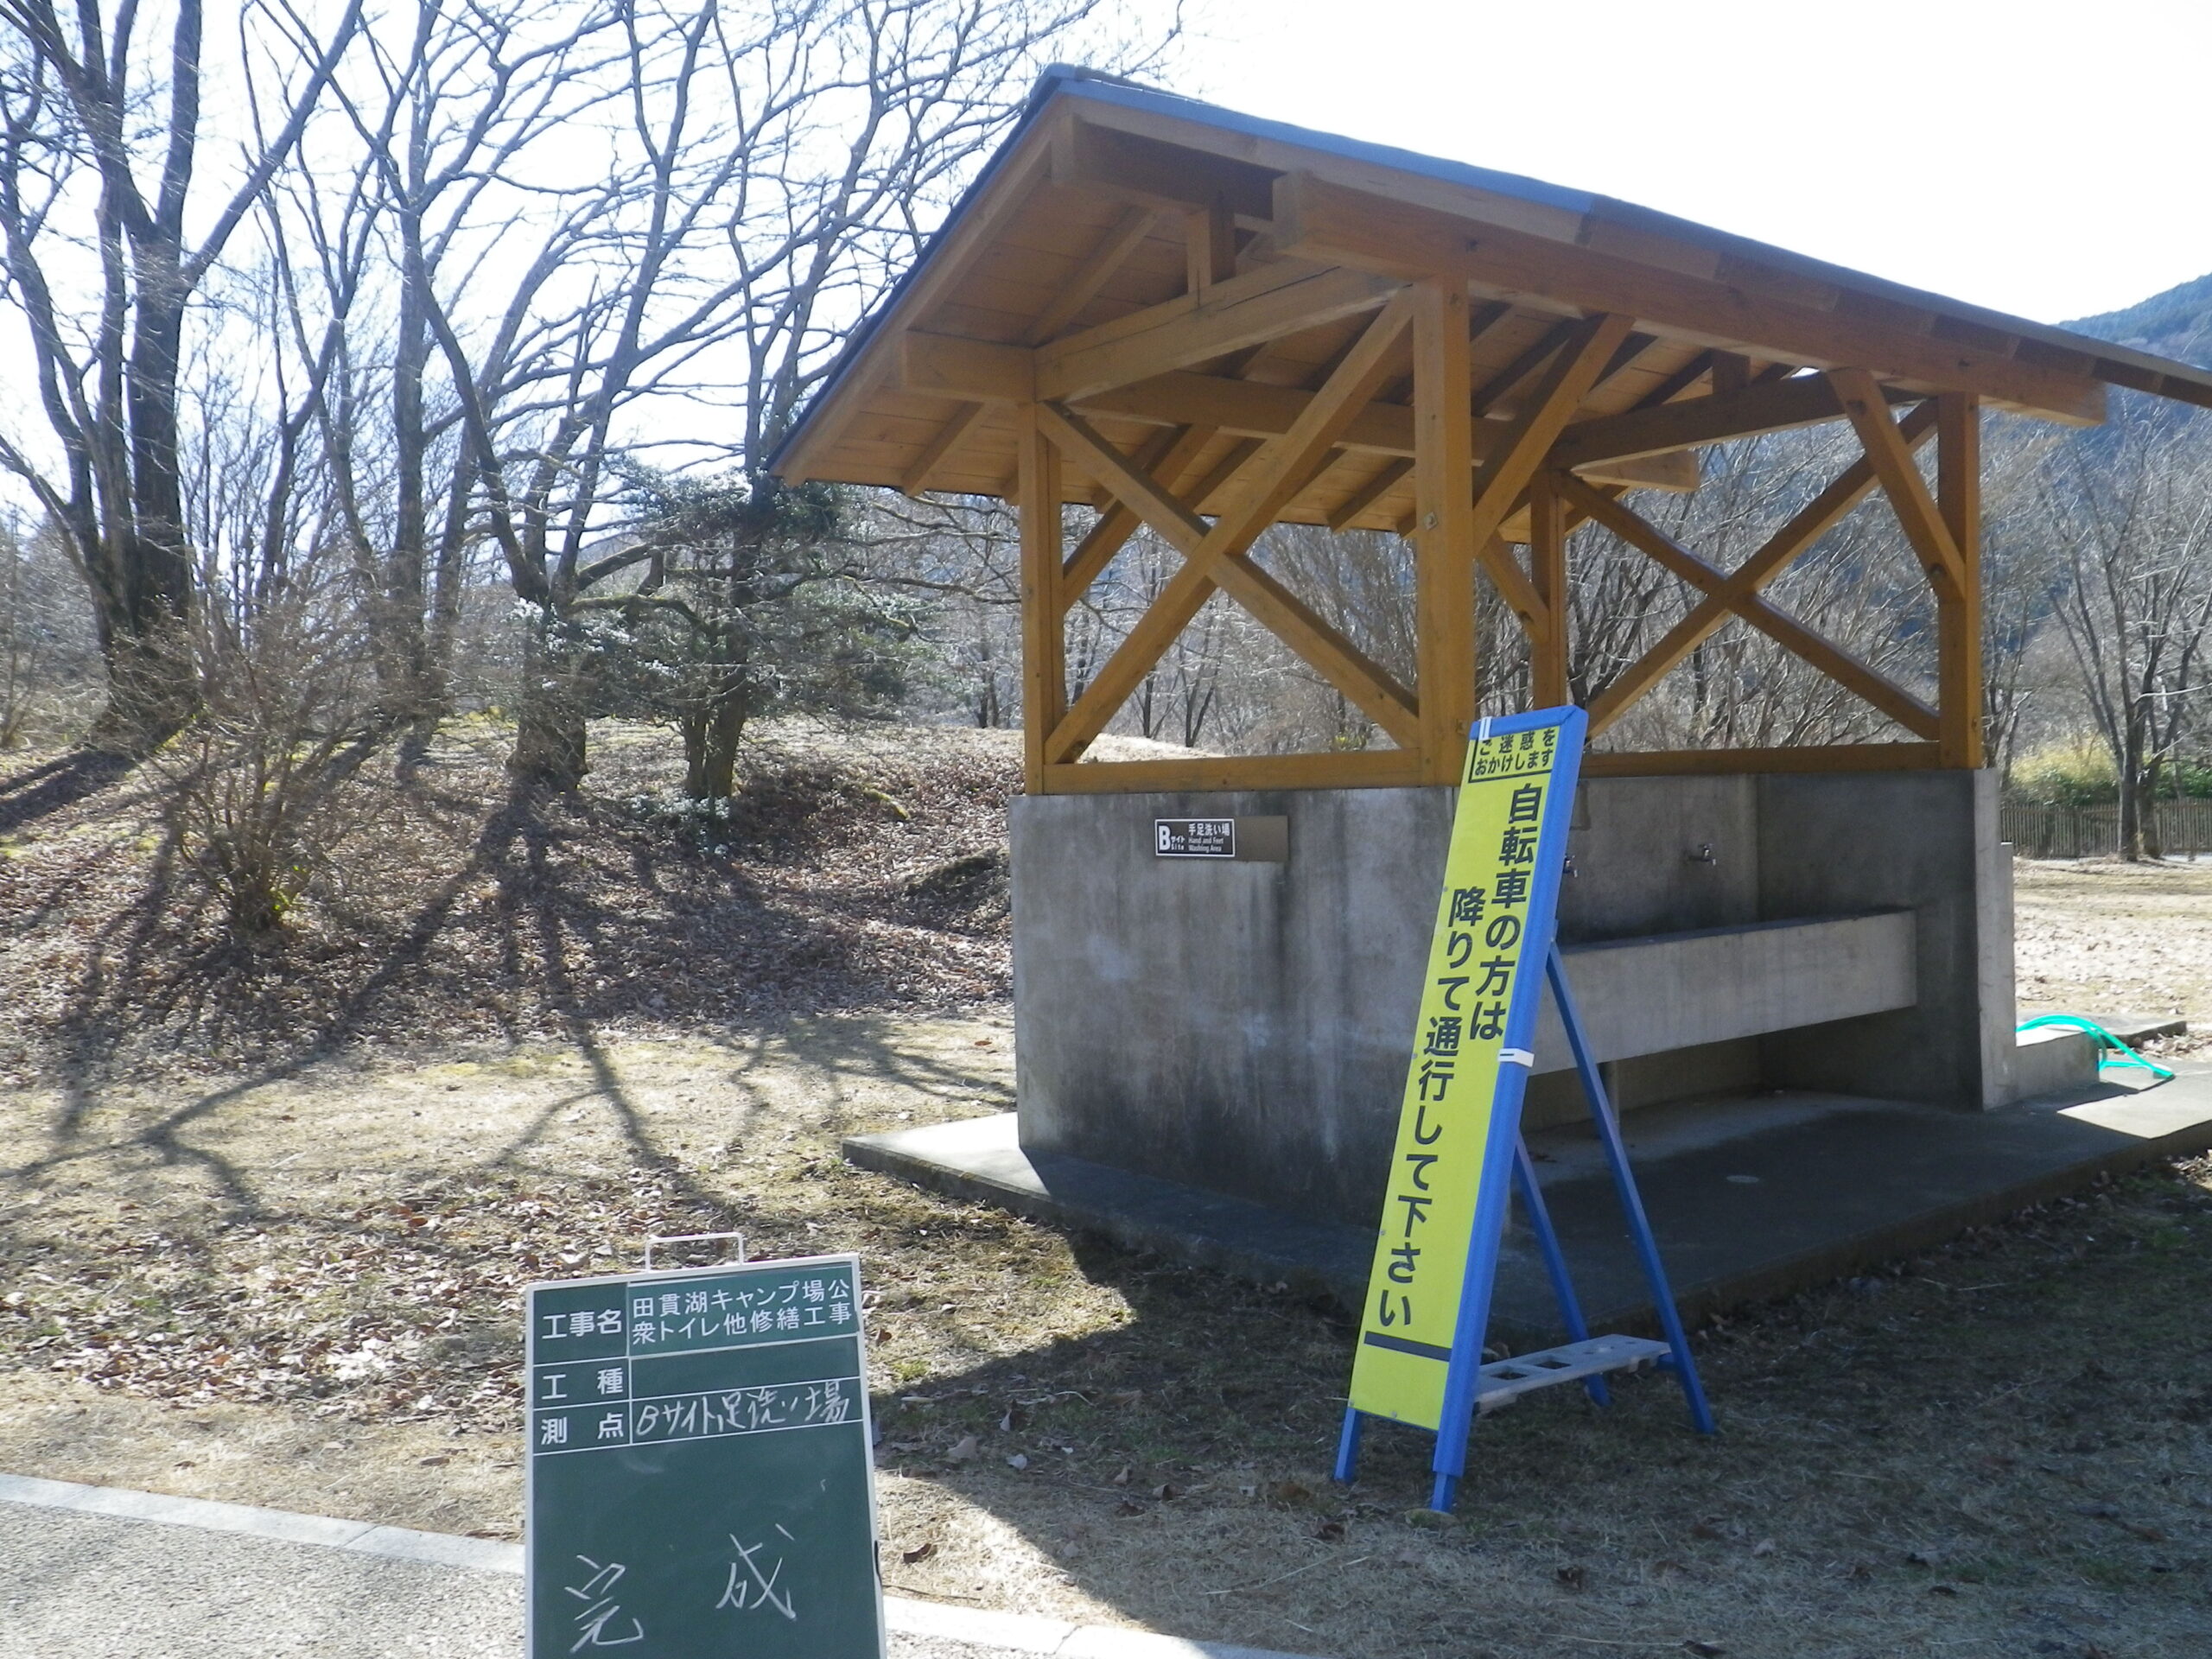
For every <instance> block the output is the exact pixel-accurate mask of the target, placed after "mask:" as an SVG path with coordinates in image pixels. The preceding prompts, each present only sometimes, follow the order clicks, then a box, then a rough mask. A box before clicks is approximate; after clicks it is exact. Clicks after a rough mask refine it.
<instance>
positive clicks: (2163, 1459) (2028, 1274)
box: [0, 1016, 2212, 1659]
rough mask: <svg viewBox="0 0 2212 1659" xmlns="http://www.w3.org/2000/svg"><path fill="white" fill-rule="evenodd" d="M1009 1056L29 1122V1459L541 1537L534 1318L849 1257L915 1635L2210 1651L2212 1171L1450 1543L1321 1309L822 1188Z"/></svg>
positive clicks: (1877, 1294) (252, 1093)
mask: <svg viewBox="0 0 2212 1659" xmlns="http://www.w3.org/2000/svg"><path fill="white" fill-rule="evenodd" d="M1008 1041H1009V1032H1008V1029H1007V1023H1006V1021H1005V1020H1004V1019H1003V1017H1001V1016H983V1017H978V1018H969V1019H959V1020H850V1019H844V1020H806V1021H794V1022H791V1023H790V1024H789V1025H787V1026H786V1027H784V1028H782V1029H780V1030H779V1031H777V1032H775V1033H772V1034H767V1035H764V1036H760V1037H758V1038H755V1039H733V1040H732V1041H730V1042H728V1043H726V1044H715V1045H701V1044H694V1045H689V1046H687V1045H683V1044H677V1043H673V1042H618V1043H610V1044H608V1045H607V1046H597V1045H592V1044H587V1045H585V1046H582V1047H581V1048H580V1047H578V1046H574V1045H569V1046H553V1045H543V1046H525V1047H523V1048H519V1049H515V1050H505V1051H501V1050H491V1049H486V1050H483V1051H480V1052H468V1053H460V1052H445V1053H417V1054H391V1055H388V1056H385V1057H383V1058H378V1059H376V1060H373V1061H361V1062H357V1063H348V1064H340V1063H334V1062H325V1063H321V1064H318V1065H311V1066H308V1067H305V1068H302V1069H300V1070H297V1071H287V1072H279V1073H277V1074H274V1075H267V1076H256V1077H241V1078H238V1079H236V1080H234V1081H232V1082H229V1083H226V1084H222V1085H220V1086H218V1087H212V1088H209V1087H201V1086H186V1087H182V1088H176V1087H171V1086H167V1085H163V1084H158V1083H154V1084H141V1085H136V1086H124V1087H117V1088H115V1089H112V1090H100V1091H99V1092H97V1093H95V1094H79V1095H71V1094H69V1093H67V1092H62V1091H54V1090H18V1091H16V1092H14V1093H12V1094H10V1095H9V1096H7V1097H6V1099H5V1101H4V1103H0V1155H4V1157H5V1160H6V1163H7V1173H6V1175H5V1178H4V1183H3V1184H0V1251H4V1253H5V1255H4V1266H5V1272H4V1283H5V1284H6V1286H7V1289H6V1291H5V1294H4V1295H0V1366H4V1368H5V1370H6V1375H7V1379H8V1386H7V1388H6V1390H5V1393H4V1395H0V1398H3V1399H4V1402H5V1403H4V1404H0V1468H6V1469H9V1470H10V1471H17V1472H22V1473H29V1474H38V1475H45V1476H48V1477H53V1478H63V1479H73V1480H85V1481H93V1482H103V1483H111V1484H121V1485H126V1486H134V1487H140V1488H147V1489H151V1490H156V1491H170V1492H177V1493H182V1494H186V1495H191V1496H200V1497H223V1498H228V1499H232V1500H236V1501H244V1502H250V1503H266V1504H273V1505H277V1506H280V1507H288V1508H295V1509H303V1510H314V1511H317V1512H324V1513H336V1514H342V1515H347V1516H359V1517H361V1518H365V1519H375V1520H380V1521H386V1522H396V1523H400V1524H405V1525H412V1526H421V1527H429V1528H435V1529H444V1530H454V1531H463V1532H475V1533H480V1534H484V1535H496V1536H512V1535H514V1533H515V1531H516V1529H517V1526H518V1500H519V1474H518V1467H517V1461H516V1459H517V1453H518V1447H517V1439H516V1433H515V1426H516V1401H517V1389H516V1379H515V1370H516V1367H517V1364H518V1358H519V1355H518V1329H517V1320H516V1306H517V1302H516V1290H517V1287H518V1286H519V1285H521V1284H522V1283H524V1282H525V1281H529V1280H531V1279H533V1278H539V1277H545V1276H558V1275H563V1274H574V1273H582V1272H587V1271H606V1270H608V1269H610V1268H615V1267H618V1266H620V1265H624V1264H627V1263H632V1262H635V1261H636V1259H637V1255H638V1251H639V1246H640V1243H641V1239H642V1236H643V1234H644V1233H645V1232H646V1231H648V1230H661V1231H690V1230H702V1229H704V1228H708V1227H715V1226H734V1227H739V1228H742V1229H743V1230H745V1231H746V1232H747V1243H748V1245H749V1246H750V1248H751V1249H753V1251H754V1252H755V1253H756V1254H760V1255H769V1254H776V1253H795V1252H800V1251H818V1250H836V1249H857V1250H859V1251H861V1253H862V1254H863V1255H864V1257H865V1258H866V1261H867V1263H868V1277H869V1280H870V1281H871V1283H872V1285H873V1287H874V1289H873V1294H872V1302H873V1306H872V1308H871V1311H870V1313H869V1325H870V1338H871V1344H872V1363H873V1368H874V1381H875V1386H876V1393H877V1408H878V1410H879V1412H880V1414H881V1417H880V1421H881V1425H882V1427H883V1433H884V1444H883V1447H882V1452H881V1461H882V1465H883V1481H882V1496H883V1516H884V1524H885V1529H886V1535H887V1545H888V1546H889V1549H890V1551H891V1553H890V1554H888V1555H887V1560H890V1561H891V1563H892V1567H891V1573H890V1578H891V1581H892V1583H893V1586H895V1587H896V1588H898V1589H899V1590H900V1591H902V1592H906V1593H909V1594H915V1595H920V1596H925V1597H933V1598H938V1599H949V1600H952V1601H955V1602H957V1603H959V1604H961V1605H978V1606H988V1607H999V1608H1011V1609H1020V1610H1026V1611H1052V1612H1055V1613H1059V1614H1063V1615H1065V1616H1068V1617H1071V1618H1081V1619H1086V1620H1093V1621H1101V1622H1109V1623H1113V1622H1119V1623H1128V1624H1141V1625H1145V1626H1149V1627H1152V1628H1155V1629H1160V1630H1170V1631H1173V1632H1176V1633H1178V1634H1182V1635H1186V1636H1191V1637H1213V1638H1220V1639H1225V1640H1233V1641H1242V1642H1246V1643H1254V1644H1263V1645H1268V1646H1273V1647H1284V1648H1290V1649H1304V1650H1309V1651H1313V1652H1318V1653H1329V1654H1335V1655H1339V1656H1345V1659H1351V1656H1359V1659H1369V1656H1372V1659H1398V1656H1404V1659H1413V1656H1430V1655H1434V1656H1443V1655H1447V1654H1449V1655H1453V1656H1465V1655H1475V1654H1482V1653H1494V1654H1497V1655H1512V1656H1522V1655H1554V1654H1557V1655H1566V1654H1586V1653H1590V1652H1594V1651H1614V1652H1623V1653H1636V1652H1645V1653H1652V1654H1662V1653H1674V1652H1681V1651H1683V1650H1685V1646H1684V1644H1685V1643H1704V1644H1706V1645H1705V1646H1704V1647H1701V1648H1696V1649H1690V1650H1693V1651H1698V1652H1711V1651H1714V1650H1726V1652H1728V1653H1730V1654H1734V1655H1738V1656H1754V1655H1773V1656H1784V1655H1787V1656H1810V1655H1836V1656H1844V1655H1868V1656H1887V1655H1895V1654H1904V1653H1936V1652H1943V1653H1957V1654H1967V1655H1989V1656H1998V1655H2004V1656H2012V1655H2019V1654H2036V1653H2056V1654H2074V1655H2092V1654H2105V1655H2110V1656H2130V1659H2133V1656H2144V1659H2151V1656H2161V1659H2164V1656H2171V1659H2182V1656H2200V1655H2202V1653H2204V1652H2205V1651H2207V1650H2208V1649H2212V1611H2208V1592H2212V1430H2208V1424H2212V1371H2208V1369H2207V1367H2206V1363H2205V1362H2206V1358H2207V1352H2206V1341H2205V1332H2204V1326H2203V1323H2202V1310H2203V1309H2204V1308H2205V1307H2206V1306H2208V1305H2212V1166H2203V1165H2199V1166H2192V1167H2187V1168H2174V1169H2168V1170H2164V1171H2161V1172H2160V1173H2157V1174H2155V1175H2152V1176H2147V1177H2145V1178H2143V1179H2139V1180H2137V1181H2133V1182H2131V1183H2127V1184H2125V1185H2119V1186H2115V1187H2113V1188H2110V1189H2107V1190H2106V1191H2104V1192H2101V1193H2100V1194H2097V1195H2094V1196H2093V1197H2091V1198H2088V1199H2086V1200H2084V1201H2082V1203H2080V1204H2078V1205H2076V1204H2062V1205H2054V1206H2050V1207H2047V1208H2045V1209H2044V1210H2043V1211H2037V1212H2035V1213H2034V1214H2032V1215H2031V1216H2029V1217H2024V1218H2022V1219H2021V1220H2019V1221H2018V1222H2017V1223H2016V1224H2012V1225H2010V1226H2007V1227H2005V1228H2001V1229H1997V1230H1992V1231H1991V1232H1989V1233H1987V1234H1986V1235H1983V1236H1979V1237H1977V1238H1974V1239H1971V1240H1968V1241H1966V1242H1965V1243H1962V1244H1961V1246H1960V1247H1959V1248H1958V1249H1955V1251H1952V1252H1950V1253H1948V1254H1944V1255H1936V1256H1931V1257H1927V1258H1923V1259H1921V1260H1918V1261H1916V1262H1909V1263H1900V1264H1898V1267H1897V1272H1896V1273H1895V1274H1893V1275H1878V1276H1874V1277H1870V1278H1867V1279H1863V1280H1860V1281H1854V1282H1853V1283H1852V1284H1849V1285H1844V1286H1838V1287H1831V1288H1828V1289H1826V1290H1823V1291H1821V1292H1818V1293H1815V1294H1808V1295H1806V1296H1802V1297H1799V1298H1796V1299H1795V1300H1790V1301H1787V1302H1784V1303H1781V1304H1777V1305H1776V1306H1770V1307H1768V1308H1764V1309H1760V1310H1755V1311H1752V1312H1751V1313H1747V1314H1745V1315H1744V1316H1742V1317H1739V1318H1738V1319H1735V1320H1733V1321H1730V1322H1719V1323H1716V1324H1715V1325H1713V1327H1712V1328H1710V1329H1708V1330H1707V1331H1706V1332H1703V1333H1702V1334H1701V1336H1700V1354H1701V1362H1702V1363H1703V1365H1704V1367H1705V1368H1706V1375H1707V1386H1708V1388H1709V1389H1711V1391H1712V1393H1713V1397H1714V1399H1715V1400H1716V1402H1718V1404H1719V1411H1720V1414H1721V1419H1722V1422H1723V1425H1724V1427H1723V1432H1722V1433H1721V1434H1720V1435H1719V1437H1718V1438H1716V1439H1714V1440H1699V1439H1698V1438H1696V1437H1695V1436H1694V1435H1693V1434H1691V1433H1688V1430H1687V1429H1686V1427H1684V1425H1683V1423H1682V1421H1681V1409H1680V1405H1679V1398H1678V1396H1677V1395H1674V1394H1673V1393H1672V1392H1671V1391H1670V1390H1669V1388H1668V1386H1667V1385H1666V1384H1665V1383H1663V1382H1661V1381H1656V1380H1638V1381H1632V1382H1630V1383H1627V1384H1625V1385H1624V1387H1623V1389H1621V1396H1622V1397H1621V1398H1620V1399H1619V1401H1618V1403H1617V1404H1616V1406H1615V1407H1614V1408H1613V1409H1612V1410H1611V1412H1610V1413H1606V1414H1599V1413H1598V1412H1596V1411H1594V1410H1593V1409H1592V1408H1590V1407H1589V1406H1587V1405H1586V1403H1584V1402H1581V1401H1580V1398H1579V1396H1578V1397H1576V1398H1574V1399H1565V1398H1560V1399H1548V1400H1544V1401H1541V1402H1534V1403H1531V1404H1529V1405H1526V1406H1522V1407H1519V1408H1516V1409H1515V1410H1513V1411H1511V1412H1508V1413H1505V1414H1501V1415H1500V1416H1498V1417H1497V1418H1494V1419H1491V1420H1489V1421H1485V1423H1484V1425H1483V1427H1482V1429H1481V1431H1480V1433H1479V1434H1478V1452H1477V1463H1476V1472H1475V1474H1474V1477H1473V1478H1471V1480H1470V1482H1469V1483H1468V1486H1467V1490H1466V1495H1465V1501H1464V1503H1463V1505H1462V1510H1461V1518H1460V1522H1459V1524H1458V1525H1457V1526H1455V1527H1452V1528H1451V1529H1446V1530H1442V1531H1438V1530H1432V1529H1427V1528H1424V1527H1421V1526H1417V1525H1414V1524H1411V1523H1409V1522H1408V1519H1407V1516H1408V1511H1410V1510H1414V1508H1416V1506H1418V1505H1419V1504H1420V1503H1421V1502H1422V1501H1423V1493H1424V1490H1425V1488H1424V1482H1423V1475H1422V1471H1423V1462H1424V1459H1425V1450H1424V1448H1423V1447H1422V1446H1421V1445H1419V1444H1417V1443H1416V1438H1415V1437H1413V1436H1410V1435H1407V1436H1402V1437H1395V1436H1390V1435H1381V1436H1377V1437H1376V1444H1375V1445H1374V1446H1373V1449H1372V1451H1371V1452H1370V1459H1369V1463H1368V1468H1367V1471H1366V1474H1365V1478H1363V1480H1362V1482H1361V1483H1360V1484H1359V1485H1358V1486H1357V1488H1354V1489H1351V1491H1340V1490H1338V1489H1336V1488H1333V1487H1332V1486H1331V1485H1330V1484H1329V1483H1328V1482H1327V1480H1326V1478H1325V1477H1326V1471H1327V1464H1328V1455H1329V1450H1330V1446H1331V1443H1332V1438H1333V1433H1334V1429H1335V1426H1336V1422H1337V1418H1338V1413H1339V1411H1340V1410H1341V1408H1342V1394H1341V1390H1342V1388H1343V1383H1344V1371H1345V1365H1346V1357H1347V1354H1348V1352H1349V1342H1350V1332H1348V1330H1347V1329H1346V1327H1345V1326H1344V1324H1343V1322H1342V1321H1341V1320H1340V1319H1338V1317H1337V1316H1336V1315H1334V1314H1333V1313H1330V1312H1328V1311H1327V1310H1325V1309H1322V1308H1317V1307H1313V1306H1305V1305H1302V1304H1300V1303H1298V1302H1295V1301H1294V1300H1290V1299H1288V1298H1285V1297H1281V1296H1270V1295H1268V1294H1265V1293H1263V1292H1260V1291H1254V1290H1248V1289H1245V1288H1243V1287H1236V1286H1230V1285H1224V1284H1222V1283H1219V1282H1217V1281H1213V1280H1211V1279H1210V1278H1208V1277H1207V1276H1205V1275H1203V1274H1192V1273H1189V1272H1185V1271H1183V1270H1180V1269H1178V1268H1173V1267H1172V1266H1169V1265H1167V1264H1165V1263H1162V1262H1158V1261H1155V1260H1151V1259H1147V1258H1143V1257H1137V1256H1131V1255H1124V1254H1122V1253H1119V1252H1116V1251H1113V1250H1110V1249H1104V1248H1103V1247H1099V1246H1096V1245H1092V1244H1089V1243H1084V1242H1081V1241H1075V1242H1072V1243H1071V1242H1070V1241H1069V1240H1067V1239H1065V1238H1063V1237H1062V1236H1058V1235H1057V1234H1055V1233H1052V1232H1051V1231H1049V1230H1046V1229H1043V1228H1039V1227H1035V1226H1033V1225H1030V1224H1026V1223H1023V1222H1020V1221H1018V1220H1014V1219H1012V1218H1010V1217H1006V1216H1004V1215H1002V1214H1000V1213H998V1212H995V1211H989V1210H986V1209H982V1208H978V1207H975V1206H969V1205H958V1204H955V1203H951V1202H948V1201H945V1200H942V1199H938V1198H931V1197H930V1196H928V1195H925V1194H922V1193H919V1192H914V1191H912V1190H911V1189H909V1188H906V1187H905V1186H903V1185H899V1184H898V1183H896V1182H893V1181H891V1180H888V1179H883V1178H880V1177H877V1176H874V1175H870V1174H868V1173H863V1172H861V1171H856V1170H854V1169H852V1168H850V1167H849V1166H845V1165H844V1164H842V1162H841V1161H840V1160H838V1159H837V1158H836V1152H835V1147H836V1137H837V1136H838V1135H841V1134H843V1133H847V1132H850V1131H854V1130H858V1129H865V1128H880V1127H886V1126H888V1125H891V1124H894V1123H898V1122H911V1121H920V1120H922V1119H925V1118H930V1117H938V1116H957V1115H960V1114H963V1113H969V1112H974V1111H977V1110H985V1109H1000V1108H1001V1107H1003V1105H1004V1104H1005V1103H1006V1102H1007V1095H1008V1088H1009V1082H1010V1078H1009V1055H1008ZM1017 1456H1019V1457H1020V1458H1022V1459H1024V1460H1025V1463H1026V1466H1024V1467H1021V1468H1019V1469H1017V1468H1015V1467H1014V1466H1013V1465H1011V1464H1010V1463H1009V1461H1008V1459H1012V1458H1014V1457H1017ZM932 1545H933V1546H934V1547H935V1548H933V1549H931V1550H930V1551H929V1553H928V1554H927V1555H926V1557H925V1559H922V1560H917V1561H914V1562H912V1563H908V1562H906V1561H905V1560H902V1557H904V1556H905V1555H906V1554H911V1553H915V1552H919V1551H922V1550H923V1549H924V1548H925V1547H926V1546H932Z"/></svg>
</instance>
